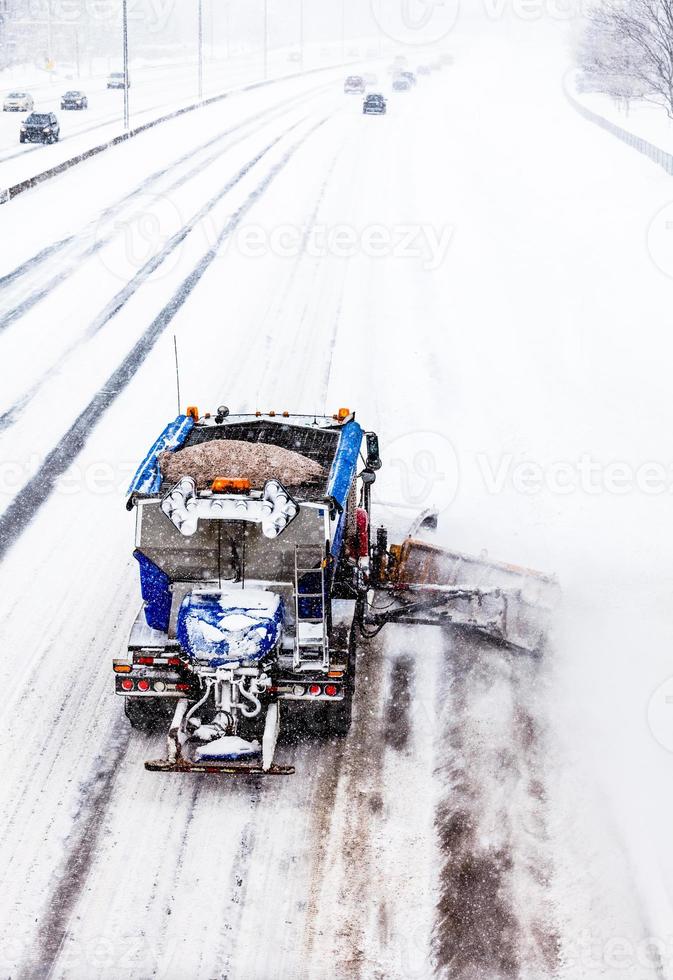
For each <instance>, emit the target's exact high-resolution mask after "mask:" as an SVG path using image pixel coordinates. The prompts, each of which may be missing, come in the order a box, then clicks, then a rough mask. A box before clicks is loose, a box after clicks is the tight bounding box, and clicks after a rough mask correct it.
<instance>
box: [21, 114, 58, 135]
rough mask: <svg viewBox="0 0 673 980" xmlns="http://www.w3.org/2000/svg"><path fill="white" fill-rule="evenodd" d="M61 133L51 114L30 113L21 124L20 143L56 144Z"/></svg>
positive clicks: (56, 120) (55, 119)
mask: <svg viewBox="0 0 673 980" xmlns="http://www.w3.org/2000/svg"><path fill="white" fill-rule="evenodd" d="M60 132H61V127H60V126H59V124H58V119H57V118H56V116H55V115H54V113H53V112H31V114H30V115H29V116H27V117H26V118H25V119H24V121H23V122H22V123H21V135H20V136H19V140H20V142H21V143H57V142H58V138H59V135H60Z"/></svg>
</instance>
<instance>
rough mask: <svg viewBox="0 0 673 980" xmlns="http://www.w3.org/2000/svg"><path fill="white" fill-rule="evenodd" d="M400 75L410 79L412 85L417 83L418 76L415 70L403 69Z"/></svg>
mask: <svg viewBox="0 0 673 980" xmlns="http://www.w3.org/2000/svg"><path fill="white" fill-rule="evenodd" d="M400 77H401V78H406V79H408V81H409V84H410V85H411V86H414V85H415V84H416V76H415V75H414V73H413V71H401V72H400Z"/></svg>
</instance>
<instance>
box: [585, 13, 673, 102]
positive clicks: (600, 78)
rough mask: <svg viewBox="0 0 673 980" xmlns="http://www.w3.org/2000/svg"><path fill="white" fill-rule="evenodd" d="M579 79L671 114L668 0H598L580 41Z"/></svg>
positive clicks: (672, 43) (672, 35)
mask: <svg viewBox="0 0 673 980" xmlns="http://www.w3.org/2000/svg"><path fill="white" fill-rule="evenodd" d="M580 67H581V70H582V84H583V87H585V88H591V89H594V90H599V91H603V92H607V93H608V94H609V95H612V96H613V97H615V98H620V99H626V100H628V99H644V100H646V101H648V102H653V103H655V104H657V105H662V106H663V107H664V108H665V110H666V112H667V113H668V115H669V116H670V117H671V118H672V119H673V0H602V2H601V3H600V4H599V6H597V7H596V8H594V9H593V10H592V11H591V13H590V15H589V21H588V25H587V29H586V31H585V34H584V37H583V39H582V43H581V46H580Z"/></svg>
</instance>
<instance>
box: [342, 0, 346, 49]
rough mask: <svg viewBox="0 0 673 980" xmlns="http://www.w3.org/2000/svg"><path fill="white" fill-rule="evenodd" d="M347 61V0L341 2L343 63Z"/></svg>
mask: <svg viewBox="0 0 673 980" xmlns="http://www.w3.org/2000/svg"><path fill="white" fill-rule="evenodd" d="M345 61H346V0H341V63H342V64H343V63H344V62H345Z"/></svg>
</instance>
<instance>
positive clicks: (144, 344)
mask: <svg viewBox="0 0 673 980" xmlns="http://www.w3.org/2000/svg"><path fill="white" fill-rule="evenodd" d="M327 118H328V117H324V118H323V119H321V120H320V121H319V122H318V123H316V124H315V125H314V126H312V127H311V128H310V129H309V131H308V133H306V134H305V135H304V136H303V137H301V138H300V139H299V140H298V141H297V142H295V143H294V144H293V145H292V146H291V147H290V149H289V150H288V151H287V152H286V153H285V154H284V156H283V157H282V158H281V160H280V161H279V162H278V163H276V164H275V165H274V166H273V167H272V168H271V170H270V171H269V172H268V173H267V175H266V177H265V178H264V179H263V180H262V181H261V182H260V183H259V184H258V186H257V187H256V188H255V190H253V191H252V192H251V193H250V194H249V196H248V197H247V198H246V200H245V201H244V203H243V204H242V205H241V206H240V208H238V210H237V211H236V212H235V213H234V215H232V217H231V218H230V219H229V221H227V222H226V224H225V226H224V227H223V229H222V230H221V231H220V234H219V235H218V237H217V240H216V242H215V244H214V245H213V246H212V248H210V249H208V251H207V252H206V253H205V255H204V256H203V257H202V258H201V260H200V261H199V262H198V264H197V265H196V266H195V268H194V269H193V270H192V272H191V273H190V274H189V275H188V276H187V277H186V279H184V280H183V282H182V283H181V284H180V286H179V288H178V289H177V290H176V292H175V293H174V295H173V296H172V298H171V299H170V300H169V302H168V303H167V304H166V306H164V308H163V309H162V310H161V312H160V313H159V314H158V316H156V317H155V319H154V320H153V321H152V323H151V324H150V325H149V327H147V329H146V330H145V332H144V333H143V334H142V336H141V337H140V338H139V339H138V341H137V342H136V343H135V345H134V346H133V348H132V349H131V351H130V352H129V353H128V354H127V356H126V357H125V358H124V360H123V361H122V363H121V364H120V365H119V367H118V368H117V369H116V370H115V371H114V372H113V373H112V374H111V375H110V377H109V378H108V380H107V381H106V383H105V384H104V385H103V387H102V388H101V389H100V390H99V391H98V393H97V394H96V395H95V396H94V397H93V398H92V399H91V401H90V402H89V404H88V405H87V406H86V408H85V409H84V410H83V411H82V412H81V413H80V414H79V416H78V417H77V418H76V420H75V421H74V423H73V424H72V425H71V426H70V428H69V429H68V431H67V432H66V433H65V435H64V436H63V437H62V438H61V439H60V440H59V442H58V443H57V444H56V445H55V446H54V448H53V449H52V450H51V452H50V453H49V454H48V455H47V457H46V458H45V460H44V463H43V465H42V467H41V469H40V471H39V473H38V474H37V475H36V476H35V477H33V478H32V479H31V480H29V481H28V482H27V484H26V485H25V486H24V487H23V488H22V489H21V490H20V491H19V493H18V495H17V496H16V497H15V498H14V499H13V500H12V502H11V503H10V504H9V506H8V507H7V509H6V510H5V512H4V513H3V514H2V516H0V560H2V559H4V557H5V556H6V554H7V552H8V551H9V549H10V548H11V546H12V545H13V544H14V542H15V541H16V540H17V539H18V538H19V537H20V536H21V535H22V534H23V532H24V531H25V530H26V528H27V527H28V526H29V525H30V524H31V522H32V521H33V519H34V517H35V516H36V514H37V513H38V512H39V511H40V509H41V508H42V507H43V506H44V504H45V502H46V501H47V500H48V499H49V497H50V496H51V494H52V493H53V490H54V487H55V485H56V481H57V480H58V478H59V477H60V476H62V475H63V474H64V473H65V472H66V471H67V469H68V467H69V466H70V465H71V464H72V462H73V460H74V459H75V458H76V457H77V456H78V455H79V453H80V452H81V451H82V449H83V448H84V446H85V444H86V441H87V439H88V437H89V435H90V434H91V432H92V431H93V430H94V429H95V427H96V425H97V424H98V422H99V421H100V419H101V418H102V417H103V415H104V414H105V412H107V410H108V409H109V408H110V407H111V405H113V404H114V402H115V401H116V400H117V398H118V397H119V395H120V394H121V393H122V392H123V391H124V390H125V389H126V387H127V385H128V384H129V382H130V381H131V380H132V379H133V378H134V377H135V375H136V374H137V372H138V371H139V369H140V367H141V366H142V365H143V363H144V362H145V360H146V358H147V357H148V355H149V354H150V352H151V351H152V350H153V348H154V346H155V344H156V343H157V341H158V340H159V338H160V337H161V335H162V334H163V332H164V331H165V329H166V327H167V326H168V325H169V324H170V323H171V322H172V320H173V318H174V317H175V315H176V314H177V313H178V311H179V310H180V309H181V308H182V307H183V306H184V304H185V302H186V301H187V299H188V298H189V296H190V295H191V293H192V292H193V290H194V289H195V287H196V286H197V285H198V283H199V282H200V280H201V279H202V277H203V275H204V274H205V272H206V270H207V269H208V268H209V267H210V265H211V264H212V262H213V260H214V259H215V257H216V256H217V254H218V252H219V250H220V248H221V247H222V245H223V243H224V241H225V240H226V239H227V238H228V237H229V236H230V235H231V234H232V233H233V232H234V231H235V230H236V228H237V227H238V225H239V224H240V223H241V221H242V220H243V218H244V217H245V215H246V214H247V213H248V212H249V211H250V210H251V208H252V207H254V205H255V204H257V202H258V201H259V199H260V198H261V197H262V195H263V194H264V192H265V191H266V190H267V188H268V187H269V186H270V184H271V183H272V182H273V181H274V180H275V178H276V177H277V176H278V175H279V174H280V173H281V172H282V171H283V170H284V169H285V167H286V166H287V164H288V163H289V162H290V160H291V159H292V157H293V156H294V155H295V153H296V152H297V150H299V148H300V147H301V146H302V145H303V144H304V143H305V142H306V141H307V140H309V139H310V138H311V136H313V135H314V134H315V133H316V132H317V131H318V130H319V129H320V128H321V127H322V126H323V125H324V124H325V123H326V122H327Z"/></svg>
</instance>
